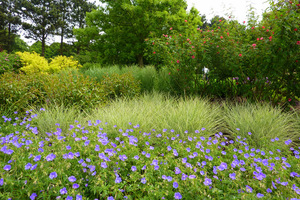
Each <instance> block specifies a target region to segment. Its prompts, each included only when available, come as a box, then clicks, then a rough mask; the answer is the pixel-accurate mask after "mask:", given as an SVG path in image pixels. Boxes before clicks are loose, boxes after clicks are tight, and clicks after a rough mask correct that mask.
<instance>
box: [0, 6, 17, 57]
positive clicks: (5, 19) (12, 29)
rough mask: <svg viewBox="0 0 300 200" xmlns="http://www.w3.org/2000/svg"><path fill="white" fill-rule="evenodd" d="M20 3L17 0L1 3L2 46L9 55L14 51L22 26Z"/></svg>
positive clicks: (0, 34) (0, 26)
mask: <svg viewBox="0 0 300 200" xmlns="http://www.w3.org/2000/svg"><path fill="white" fill-rule="evenodd" d="M18 2H19V1H17V0H1V1H0V46H2V47H3V48H4V49H6V50H7V52H8V53H10V52H11V51H12V44H13V42H14V39H15V36H16V33H17V31H18V30H19V27H20V24H21V18H20V16H19V15H20V13H19V10H20V9H19V3H18Z"/></svg>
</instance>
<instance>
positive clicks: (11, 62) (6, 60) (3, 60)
mask: <svg viewBox="0 0 300 200" xmlns="http://www.w3.org/2000/svg"><path fill="white" fill-rule="evenodd" d="M20 67H21V61H20V56H18V55H16V54H7V53H5V52H0V75H1V74H3V73H4V72H13V71H14V72H17V71H18V69H19V68H20Z"/></svg>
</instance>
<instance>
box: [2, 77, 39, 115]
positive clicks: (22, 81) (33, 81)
mask: <svg viewBox="0 0 300 200" xmlns="http://www.w3.org/2000/svg"><path fill="white" fill-rule="evenodd" d="M43 78H44V77H42V76H39V75H35V74H32V75H30V76H26V75H24V74H22V73H21V74H16V73H12V72H10V73H4V74H3V75H2V76H0V104H1V105H3V106H4V107H5V108H6V109H8V110H12V111H16V110H19V111H25V109H26V107H28V105H30V104H35V105H36V104H39V103H43V101H42V99H43V95H44V94H43V92H42V89H41V88H42V83H43Z"/></svg>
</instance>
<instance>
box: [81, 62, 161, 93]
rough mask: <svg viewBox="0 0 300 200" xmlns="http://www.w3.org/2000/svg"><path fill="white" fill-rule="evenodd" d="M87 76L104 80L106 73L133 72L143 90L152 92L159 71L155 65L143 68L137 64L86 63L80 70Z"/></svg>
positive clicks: (99, 80)
mask: <svg viewBox="0 0 300 200" xmlns="http://www.w3.org/2000/svg"><path fill="white" fill-rule="evenodd" d="M80 71H81V73H83V74H84V75H86V76H89V77H93V78H95V79H96V80H97V81H98V82H101V81H102V80H103V76H104V75H112V74H113V73H117V74H120V75H121V74H125V73H132V76H133V77H134V79H135V80H137V81H139V82H140V87H141V92H142V93H144V92H151V91H152V90H153V89H154V84H155V78H156V77H157V75H158V73H157V72H156V71H155V68H154V67H153V66H145V67H143V68H141V67H138V66H136V65H132V66H121V65H113V66H105V67H104V66H103V67H102V65H100V64H91V63H90V64H85V65H84V66H83V68H82V69H81V70H80ZM157 79H158V78H157Z"/></svg>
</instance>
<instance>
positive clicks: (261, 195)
mask: <svg viewBox="0 0 300 200" xmlns="http://www.w3.org/2000/svg"><path fill="white" fill-rule="evenodd" d="M256 196H257V198H262V197H264V196H265V195H263V194H261V193H257V195H256Z"/></svg>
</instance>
